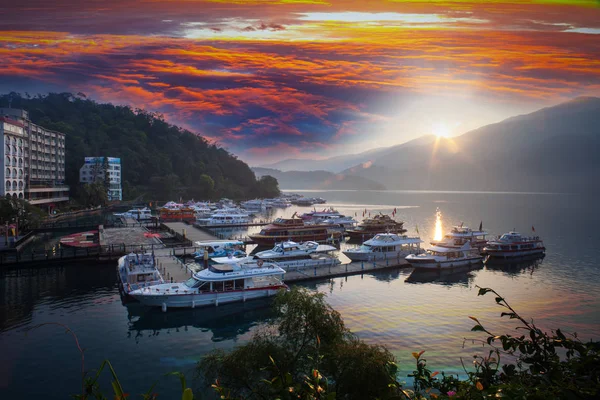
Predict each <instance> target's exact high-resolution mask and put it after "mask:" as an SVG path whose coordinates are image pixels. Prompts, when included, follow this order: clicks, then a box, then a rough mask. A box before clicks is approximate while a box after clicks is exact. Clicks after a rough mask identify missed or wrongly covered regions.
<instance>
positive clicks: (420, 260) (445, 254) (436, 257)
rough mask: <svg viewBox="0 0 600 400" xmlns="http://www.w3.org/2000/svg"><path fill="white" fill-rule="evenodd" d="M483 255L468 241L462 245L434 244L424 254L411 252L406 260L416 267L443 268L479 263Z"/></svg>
mask: <svg viewBox="0 0 600 400" xmlns="http://www.w3.org/2000/svg"><path fill="white" fill-rule="evenodd" d="M482 259H483V256H481V254H479V250H477V249H476V248H475V249H474V248H472V247H471V243H469V242H466V243H465V244H463V245H462V246H461V247H445V246H432V247H430V248H428V249H427V250H426V251H425V253H422V254H409V255H408V256H406V258H405V260H406V261H408V262H409V263H410V265H412V266H413V267H414V268H415V269H441V268H456V267H464V266H468V265H472V264H479V263H480V262H481V260H482Z"/></svg>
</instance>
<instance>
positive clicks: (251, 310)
mask: <svg viewBox="0 0 600 400" xmlns="http://www.w3.org/2000/svg"><path fill="white" fill-rule="evenodd" d="M271 300H272V299H266V298H265V299H257V300H254V301H251V302H248V303H231V304H223V305H221V306H219V307H214V308H200V309H185V310H184V309H177V310H170V311H169V312H168V313H163V312H161V311H160V310H159V309H156V308H148V307H145V306H143V305H142V304H140V303H130V304H127V305H126V307H127V311H128V318H129V334H130V335H131V336H135V337H146V336H148V334H150V335H152V336H155V335H158V334H159V332H163V331H166V332H165V333H169V334H174V333H177V332H179V330H184V331H187V330H189V329H191V328H193V329H199V330H201V331H211V332H212V334H213V336H212V338H211V340H212V341H213V342H219V341H223V340H231V339H235V338H237V337H238V336H239V335H243V334H245V333H247V332H249V331H250V329H252V327H254V326H256V325H260V324H263V323H265V322H266V321H267V320H268V319H269V318H272V317H273V315H274V314H273V310H272V301H271Z"/></svg>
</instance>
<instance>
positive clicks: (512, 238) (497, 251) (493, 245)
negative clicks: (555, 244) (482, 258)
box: [483, 232, 546, 258]
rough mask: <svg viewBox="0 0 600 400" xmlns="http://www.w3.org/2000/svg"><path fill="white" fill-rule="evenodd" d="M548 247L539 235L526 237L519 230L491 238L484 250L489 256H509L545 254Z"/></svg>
mask: <svg viewBox="0 0 600 400" xmlns="http://www.w3.org/2000/svg"><path fill="white" fill-rule="evenodd" d="M545 251H546V248H545V247H544V242H542V240H541V239H540V237H539V236H532V237H524V236H521V234H520V233H518V232H508V233H505V234H503V235H502V236H500V238H498V239H496V240H490V241H489V242H488V244H487V246H485V247H484V249H483V252H484V253H485V254H487V256H488V257H498V258H509V257H525V256H531V255H540V254H544V252H545Z"/></svg>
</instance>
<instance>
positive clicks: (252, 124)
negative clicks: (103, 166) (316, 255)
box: [0, 0, 600, 163]
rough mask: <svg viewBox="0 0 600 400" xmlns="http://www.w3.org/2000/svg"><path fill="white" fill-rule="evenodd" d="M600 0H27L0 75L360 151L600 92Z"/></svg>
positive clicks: (9, 34) (180, 120)
mask: <svg viewBox="0 0 600 400" xmlns="http://www.w3.org/2000/svg"><path fill="white" fill-rule="evenodd" d="M597 5H598V3H597V2H596V1H588V0H572V1H558V0H506V1H501V0H494V1H485V2H484V1H475V0H471V1H466V0H463V1H458V0H454V1H441V0H440V1H430V2H420V1H408V0H407V1H401V0H395V1H392V0H390V1H359V0H341V1H334V0H329V1H310V0H272V1H236V0H228V1H226V0H223V1H216V0H213V1H200V0H197V1H196V0H180V1H178V0H175V1H160V2H159V1H151V0H138V1H133V0H123V1H113V0H107V1H87V2H76V1H73V0H59V1H56V2H53V3H52V6H49V5H48V3H47V2H42V1H28V2H27V6H24V5H20V4H19V3H12V4H10V5H7V6H5V7H3V9H2V10H0V27H2V28H1V29H4V31H2V32H0V55H1V56H2V60H3V67H2V68H1V69H0V88H2V89H3V90H17V91H25V90H28V91H32V90H31V87H32V86H33V87H35V88H36V91H37V92H44V91H47V90H57V88H58V90H64V91H72V92H84V93H86V94H87V95H88V96H90V97H93V98H95V99H98V100H101V101H112V102H116V103H124V104H130V105H131V106H132V107H143V108H147V109H149V110H152V111H159V112H162V113H163V114H164V115H165V116H166V117H167V118H168V119H169V120H170V121H171V122H173V123H177V124H180V125H182V126H184V127H186V128H188V129H192V130H194V131H196V132H198V133H200V134H202V135H205V136H207V137H209V138H211V139H212V140H215V141H218V142H219V143H220V144H222V145H223V146H225V147H227V148H228V149H230V150H232V151H234V152H235V153H236V154H239V155H240V156H241V157H242V158H243V159H247V160H249V161H251V162H254V163H263V162H264V163H266V162H268V161H272V160H275V159H280V158H285V157H288V156H294V157H297V156H308V155H325V154H335V153H339V152H342V151H360V150H366V149H367V148H370V147H375V146H380V145H387V144H394V143H398V142H402V141H405V140H408V139H411V138H413V137H416V136H419V135H421V134H424V133H429V131H428V130H429V129H430V128H431V127H432V126H433V125H435V124H439V123H440V122H443V123H446V124H447V125H449V126H453V127H456V128H455V129H456V131H455V132H453V133H454V134H456V133H460V132H464V131H466V130H468V129H472V128H475V127H477V126H479V125H482V124H485V123H490V122H495V121H497V120H499V119H501V118H504V117H507V116H510V115H512V114H516V113H523V112H528V111H531V110H533V109H535V108H537V107H540V106H544V105H549V104H553V103H556V102H558V101H561V100H565V99H568V98H571V97H575V96H578V95H598V94H600V8H598V6H597ZM25 16H26V17H25Z"/></svg>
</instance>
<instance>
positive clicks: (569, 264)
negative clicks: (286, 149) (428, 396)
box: [0, 191, 600, 399]
mask: <svg viewBox="0 0 600 400" xmlns="http://www.w3.org/2000/svg"><path fill="white" fill-rule="evenodd" d="M303 193H304V194H306V195H309V196H321V197H324V198H326V199H328V205H333V206H334V207H335V208H337V209H338V210H339V211H340V212H343V213H346V214H350V215H355V213H356V215H357V217H358V218H359V219H360V218H361V217H362V213H363V211H364V210H365V208H366V209H367V210H368V211H367V213H368V212H371V214H372V215H374V214H375V213H376V212H379V211H381V212H386V213H389V212H391V210H392V209H393V208H396V209H397V215H396V218H397V219H401V220H404V221H405V227H406V228H407V229H408V230H409V232H408V233H409V234H414V233H415V228H416V227H417V226H418V230H419V233H420V235H421V237H422V238H423V239H424V240H425V241H429V239H431V237H432V234H433V227H434V222H435V211H436V208H439V209H440V210H441V212H442V214H443V221H444V230H446V229H447V228H449V227H450V226H451V225H456V224H459V223H461V222H464V223H465V225H469V226H471V227H477V226H478V225H479V223H480V221H483V226H484V228H485V229H487V230H488V231H489V232H490V234H492V235H497V234H501V233H504V232H506V231H509V230H512V229H517V230H519V231H521V232H522V233H526V234H529V233H530V232H531V228H532V226H534V227H535V231H536V234H537V235H539V236H541V237H542V239H543V240H544V243H545V245H546V248H547V251H546V257H545V258H544V259H543V260H538V261H534V262H529V263H520V264H519V263H517V264H506V265H498V266H494V267H488V266H486V267H482V268H481V269H477V270H473V271H470V272H462V273H454V274H447V275H443V276H438V275H434V276H431V275H429V276H427V275H426V276H422V275H421V276H415V275H411V273H412V269H411V268H407V269H402V270H397V271H392V272H384V273H373V274H371V273H365V274H364V275H357V276H351V277H347V278H335V279H332V280H325V281H316V282H310V283H307V284H304V286H305V287H307V288H309V289H310V290H315V291H320V292H325V293H327V296H328V297H327V299H328V301H329V303H330V304H331V305H332V306H333V307H334V308H335V309H336V310H338V311H339V312H340V313H341V314H342V316H343V318H344V321H345V322H346V324H347V326H348V327H349V328H350V329H351V330H352V331H353V332H355V333H356V334H357V335H358V336H359V337H361V338H362V339H364V340H366V341H367V342H369V343H378V344H383V345H385V346H387V347H388V348H389V349H390V350H391V351H392V352H393V353H394V354H395V355H396V357H397V358H398V360H399V363H400V367H401V375H402V376H404V377H405V376H406V375H407V374H408V373H409V372H410V371H411V370H412V368H413V359H412V356H411V352H413V351H420V350H425V351H426V353H425V354H426V356H427V359H428V362H429V365H430V367H431V368H432V369H434V370H444V371H447V372H454V373H461V371H462V367H461V357H462V359H463V360H464V361H465V365H467V366H468V365H469V363H470V357H471V355H472V354H474V352H476V351H480V347H478V346H475V345H473V344H472V343H471V342H466V344H464V338H478V337H479V338H481V337H482V336H478V335H477V334H474V333H471V332H470V331H469V330H470V328H471V327H472V326H473V324H474V323H473V321H471V320H470V319H468V316H476V317H477V318H479V320H480V321H481V322H482V323H483V324H484V325H486V327H488V328H490V329H493V330H494V331H496V332H501V333H504V332H507V330H509V329H511V326H512V325H511V324H510V323H509V322H508V321H503V320H501V319H500V318H499V314H500V312H501V311H502V310H501V309H500V307H498V306H496V305H495V302H494V298H493V297H492V296H484V297H478V296H477V288H476V285H478V286H483V287H492V288H494V289H496V290H497V291H498V292H499V293H501V294H502V295H504V296H505V297H506V298H507V299H508V300H509V302H510V303H511V305H513V307H515V308H516V309H517V310H518V311H519V312H520V313H521V314H522V315H523V316H526V317H531V318H534V320H535V322H536V323H537V324H538V325H539V326H541V327H543V328H544V329H547V330H549V329H552V328H558V327H560V328H561V329H563V330H566V331H571V332H573V331H575V332H577V333H578V334H579V336H580V337H582V338H585V339H590V338H593V339H600V298H599V296H598V289H599V288H600V265H599V264H600V263H599V262H598V258H597V255H596V251H598V249H599V246H598V243H599V242H600V234H599V226H600V217H599V216H598V212H597V208H596V207H595V205H596V202H595V199H593V198H586V197H582V196H579V195H572V194H535V193H530V194H526V193H449V192H413V191H386V192H365V191H362V192H353V191H330V192H303ZM323 207H324V206H320V208H323ZM308 209H309V208H301V207H297V208H293V209H288V210H285V211H280V213H281V214H285V215H288V216H290V215H291V214H292V213H293V212H295V211H299V212H305V211H307V210H308ZM0 302H1V304H0V354H2V363H0V398H2V399H18V398H34V397H39V398H44V399H66V398H68V397H69V395H71V394H75V393H77V392H78V390H79V387H80V386H79V385H80V380H79V374H80V355H79V352H78V351H77V348H76V346H75V343H74V341H73V338H72V337H71V336H70V335H68V334H65V330H64V328H62V327H57V326H42V327H39V328H35V329H33V330H30V329H31V328H32V327H35V326H37V325H39V324H43V323H46V322H56V323H61V324H65V325H68V326H69V327H70V328H71V329H72V330H73V331H74V332H75V333H76V334H77V337H78V339H79V342H80V343H81V346H82V347H83V348H85V365H86V368H87V369H93V368H98V367H99V365H100V363H101V362H102V360H104V359H109V360H110V361H111V362H112V364H113V366H114V367H115V369H116V371H117V373H118V374H119V375H120V377H121V380H122V383H123V385H124V386H125V388H126V391H128V392H129V393H132V394H138V393H141V392H144V391H145V390H146V389H148V388H149V386H150V385H151V384H152V383H153V382H155V381H158V382H159V383H158V386H157V387H156V389H155V391H157V392H159V393H161V396H160V397H161V398H163V399H170V398H173V399H175V398H180V394H179V390H178V389H179V383H178V381H177V378H175V377H164V376H163V375H164V374H165V373H167V372H170V371H184V372H186V373H188V376H190V377H192V376H193V368H194V364H195V363H196V361H198V360H199V359H200V358H201V357H202V356H203V355H204V354H206V352H208V351H210V350H212V349H216V348H224V349H230V348H232V347H234V346H236V345H237V344H241V343H244V342H245V341H247V340H248V339H249V338H251V336H252V334H253V332H254V331H256V330H257V329H260V327H261V326H263V325H264V324H265V323H267V322H268V321H269V318H271V312H270V308H269V301H268V300H266V301H262V300H261V301H258V302H249V303H246V304H234V305H226V306H219V307H217V308H204V309H195V310H169V312H168V313H162V312H160V310H153V309H147V308H145V307H142V306H140V305H139V304H128V305H123V304H122V302H121V299H120V297H119V293H118V289H117V277H116V272H115V269H114V268H113V267H110V266H89V265H80V266H69V267H62V268H42V269H35V270H21V271H18V272H17V271H10V272H5V273H3V274H2V275H1V276H0ZM463 344H464V345H463ZM107 378H108V375H106V376H105V379H104V380H103V383H104V384H106V385H108V379H107ZM109 387H110V386H107V388H109ZM132 397H135V396H132Z"/></svg>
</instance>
